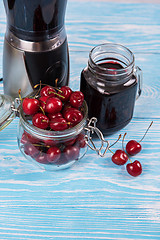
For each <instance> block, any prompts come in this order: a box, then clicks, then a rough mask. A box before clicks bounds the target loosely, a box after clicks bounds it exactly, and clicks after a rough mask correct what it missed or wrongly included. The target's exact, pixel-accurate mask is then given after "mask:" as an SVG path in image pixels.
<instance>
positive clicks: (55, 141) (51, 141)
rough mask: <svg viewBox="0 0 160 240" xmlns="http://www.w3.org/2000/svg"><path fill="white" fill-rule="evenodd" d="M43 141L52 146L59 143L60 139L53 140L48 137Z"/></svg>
mask: <svg viewBox="0 0 160 240" xmlns="http://www.w3.org/2000/svg"><path fill="white" fill-rule="evenodd" d="M43 142H44V144H45V145H46V146H50V147H53V146H56V145H58V143H59V141H58V140H52V139H46V140H43Z"/></svg>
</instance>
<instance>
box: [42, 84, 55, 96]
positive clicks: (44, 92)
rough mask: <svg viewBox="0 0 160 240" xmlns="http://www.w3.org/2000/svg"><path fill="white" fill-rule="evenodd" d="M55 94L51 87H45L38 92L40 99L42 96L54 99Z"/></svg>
mask: <svg viewBox="0 0 160 240" xmlns="http://www.w3.org/2000/svg"><path fill="white" fill-rule="evenodd" d="M55 93H56V90H55V89H54V88H52V87H51V86H45V87H43V88H42V89H41V91H40V95H41V97H43V96H46V97H54V96H55Z"/></svg>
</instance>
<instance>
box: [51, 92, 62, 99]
mask: <svg viewBox="0 0 160 240" xmlns="http://www.w3.org/2000/svg"><path fill="white" fill-rule="evenodd" d="M61 92H62V91H61ZM48 93H49V94H51V93H54V94H55V95H57V96H59V97H61V98H65V97H64V96H62V95H60V94H58V93H56V92H52V91H50V92H48Z"/></svg>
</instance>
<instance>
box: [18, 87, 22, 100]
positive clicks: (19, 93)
mask: <svg viewBox="0 0 160 240" xmlns="http://www.w3.org/2000/svg"><path fill="white" fill-rule="evenodd" d="M18 95H19V99H20V101H21V102H22V97H21V89H19V90H18Z"/></svg>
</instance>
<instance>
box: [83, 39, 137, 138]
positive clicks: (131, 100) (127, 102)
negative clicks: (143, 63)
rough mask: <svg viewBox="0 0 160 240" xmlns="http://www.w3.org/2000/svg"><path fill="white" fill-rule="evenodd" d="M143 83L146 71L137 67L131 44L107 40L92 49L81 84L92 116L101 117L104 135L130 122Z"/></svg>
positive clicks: (100, 126) (100, 122) (99, 122)
mask: <svg viewBox="0 0 160 240" xmlns="http://www.w3.org/2000/svg"><path fill="white" fill-rule="evenodd" d="M141 84H142V71H141V69H140V68H139V67H135V59H134V55H133V53H132V52H131V51H130V50H129V49H128V48H126V47H124V46H122V45H119V44H111V43H106V44H101V45H98V46H96V47H94V48H93V49H92V50H91V51H90V54H89V60H88V66H87V67H86V68H85V69H83V71H82V73H81V86H80V88H81V91H82V92H83V93H84V96H85V100H86V102H87V105H88V115H89V118H92V117H96V118H97V127H98V128H99V129H100V130H101V131H102V132H103V134H104V135H110V134H113V133H115V132H116V131H118V130H120V129H122V128H123V127H124V126H126V125H127V124H128V123H129V122H130V120H131V119H132V116H133V111H134V105H135V100H136V98H138V97H139V96H140V94H141Z"/></svg>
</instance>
